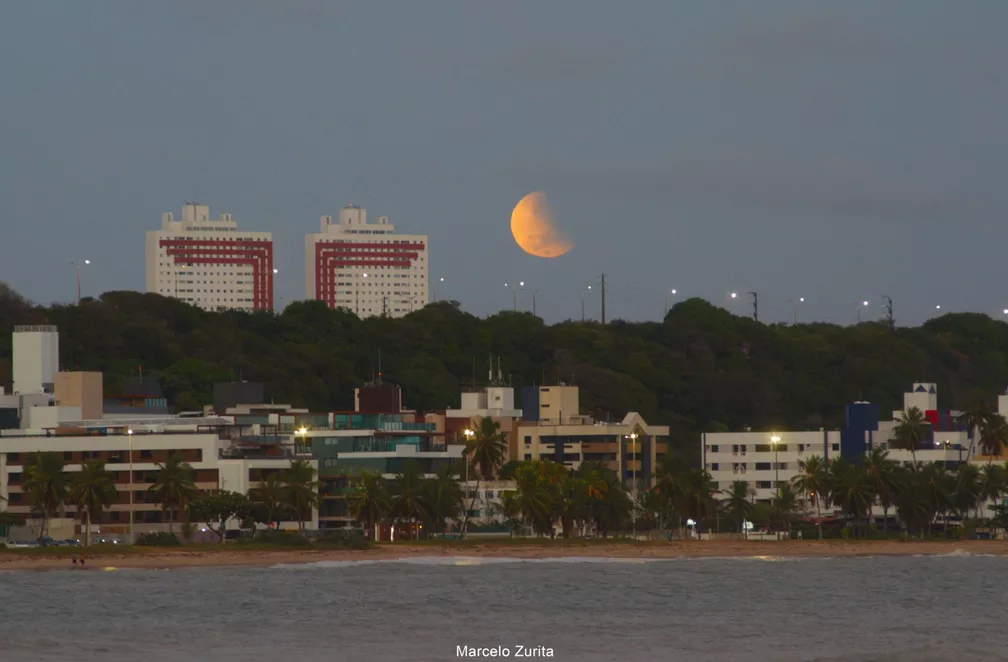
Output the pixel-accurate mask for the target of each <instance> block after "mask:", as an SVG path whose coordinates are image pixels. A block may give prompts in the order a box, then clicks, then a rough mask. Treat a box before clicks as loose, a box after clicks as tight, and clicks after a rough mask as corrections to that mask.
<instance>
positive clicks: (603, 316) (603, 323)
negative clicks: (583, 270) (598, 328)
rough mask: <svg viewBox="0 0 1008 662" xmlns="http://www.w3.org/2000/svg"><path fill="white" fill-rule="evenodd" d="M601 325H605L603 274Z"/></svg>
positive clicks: (603, 282) (603, 276) (603, 278)
mask: <svg viewBox="0 0 1008 662" xmlns="http://www.w3.org/2000/svg"><path fill="white" fill-rule="evenodd" d="M602 326H605V274H602Z"/></svg>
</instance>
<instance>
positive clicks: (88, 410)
mask: <svg viewBox="0 0 1008 662" xmlns="http://www.w3.org/2000/svg"><path fill="white" fill-rule="evenodd" d="M54 391H55V396H56V397H55V404H56V406H57V407H79V408H80V411H81V413H80V418H82V419H87V420H94V419H98V418H101V417H102V404H103V402H104V399H105V397H104V393H103V384H102V373H100V372H60V373H57V374H56V384H55V388H54Z"/></svg>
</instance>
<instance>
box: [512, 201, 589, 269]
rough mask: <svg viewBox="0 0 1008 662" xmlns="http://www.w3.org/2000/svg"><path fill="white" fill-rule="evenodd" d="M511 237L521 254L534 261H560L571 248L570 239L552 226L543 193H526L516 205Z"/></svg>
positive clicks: (551, 217) (571, 242) (572, 245)
mask: <svg viewBox="0 0 1008 662" xmlns="http://www.w3.org/2000/svg"><path fill="white" fill-rule="evenodd" d="M511 234H512V235H514V239H515V241H516V242H517V243H518V245H519V246H520V247H521V249H522V250H523V251H525V252H526V253H528V254H529V255H535V256H536V257H545V258H551V257H560V256H561V255H565V254H566V253H568V252H569V251H570V249H572V248H574V242H573V241H571V239H570V237H568V236H567V235H566V234H565V233H564V232H563V231H562V230H560V228H558V227H557V226H556V223H554V222H553V216H552V214H550V209H549V205H548V204H547V203H546V194H545V193H543V192H542V191H535V192H534V193H529V194H528V195H526V196H525V197H524V198H522V199H521V200H519V201H518V204H517V205H515V208H514V211H512V212H511Z"/></svg>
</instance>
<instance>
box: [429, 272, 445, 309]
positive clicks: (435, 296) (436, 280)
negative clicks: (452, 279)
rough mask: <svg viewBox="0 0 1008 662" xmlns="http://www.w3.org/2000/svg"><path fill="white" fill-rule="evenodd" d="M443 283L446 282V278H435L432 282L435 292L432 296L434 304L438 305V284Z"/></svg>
mask: <svg viewBox="0 0 1008 662" xmlns="http://www.w3.org/2000/svg"><path fill="white" fill-rule="evenodd" d="M443 282H444V278H435V279H434V280H433V281H431V289H432V290H433V291H432V292H431V294H432V295H433V297H434V302H435V303H437V284H438V283H443Z"/></svg>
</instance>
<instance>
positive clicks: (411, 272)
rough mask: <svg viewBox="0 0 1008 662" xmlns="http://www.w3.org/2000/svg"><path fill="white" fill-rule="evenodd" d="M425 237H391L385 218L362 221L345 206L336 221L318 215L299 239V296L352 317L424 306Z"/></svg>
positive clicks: (363, 216)
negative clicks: (302, 286) (301, 292)
mask: <svg viewBox="0 0 1008 662" xmlns="http://www.w3.org/2000/svg"><path fill="white" fill-rule="evenodd" d="M429 244H430V242H429V240H428V237H427V235H421V234H397V233H396V231H395V226H394V225H392V224H391V223H389V220H388V217H386V216H379V217H377V218H376V219H375V221H374V222H373V223H370V222H368V218H367V210H366V209H364V208H362V207H358V206H356V205H348V206H346V207H344V208H343V209H341V210H340V213H339V216H338V217H337V219H336V221H335V222H334V221H333V218H332V216H323V217H322V218H321V222H320V228H319V232H317V233H313V234H309V235H307V236H306V237H305V296H307V297H308V298H309V299H316V300H318V301H324V302H325V303H326V305H327V306H329V307H330V308H345V309H347V310H350V311H352V312H353V313H354V314H355V315H357V316H358V317H372V316H375V315H387V316H389V317H402V316H404V315H407V314H409V313H410V312H412V311H414V310H419V309H420V308H423V307H424V306H426V305H427V301H428V295H427V287H428V282H429V281H428V277H429V260H428V257H429V248H430V246H429Z"/></svg>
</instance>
